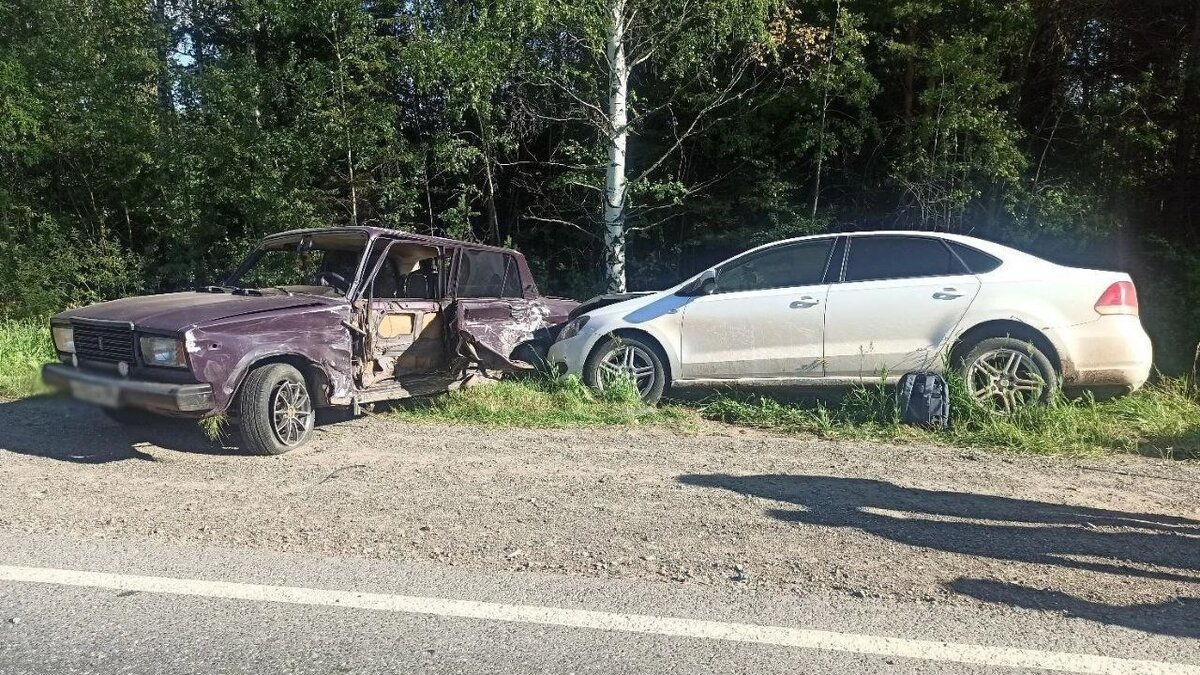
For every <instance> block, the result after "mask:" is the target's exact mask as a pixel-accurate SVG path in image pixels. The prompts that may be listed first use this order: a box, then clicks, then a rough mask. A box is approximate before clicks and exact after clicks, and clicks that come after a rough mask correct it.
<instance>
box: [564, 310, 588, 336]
mask: <svg viewBox="0 0 1200 675" xmlns="http://www.w3.org/2000/svg"><path fill="white" fill-rule="evenodd" d="M590 318H592V317H590V316H588V315H586V314H584V315H583V316H580V317H576V318H574V319H572V320H571V321H570V322H569V323H567V325H565V326H563V329H562V330H561V331H559V333H558V339H559V340H570V339H571V338H573V337H575V336H576V335H579V331H581V330H583V327H584V326H586V325H587V322H588V319H590Z"/></svg>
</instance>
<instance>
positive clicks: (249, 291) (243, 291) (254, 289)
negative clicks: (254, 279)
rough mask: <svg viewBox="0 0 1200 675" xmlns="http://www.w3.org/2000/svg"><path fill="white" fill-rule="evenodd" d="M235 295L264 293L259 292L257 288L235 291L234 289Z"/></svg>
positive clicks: (236, 289)
mask: <svg viewBox="0 0 1200 675" xmlns="http://www.w3.org/2000/svg"><path fill="white" fill-rule="evenodd" d="M233 294H234V295H262V291H260V290H258V289H257V288H235V289H233Z"/></svg>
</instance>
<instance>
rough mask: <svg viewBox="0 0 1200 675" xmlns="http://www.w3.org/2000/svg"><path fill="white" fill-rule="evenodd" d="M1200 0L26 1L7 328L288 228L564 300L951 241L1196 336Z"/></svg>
mask: <svg viewBox="0 0 1200 675" xmlns="http://www.w3.org/2000/svg"><path fill="white" fill-rule="evenodd" d="M1198 211H1200V2H1198V1H1197V0H1142V1H1141V2H1126V1H1116V0H1108V1H1105V0H891V1H888V2H883V1H881V0H786V1H781V0H306V1H304V2H294V1H293V2H287V1H284V0H0V318H3V317H5V316H41V315H44V314H46V313H48V312H51V311H55V310H58V309H60V308H62V307H65V306H68V305H72V304H78V303H86V302H91V301H96V300H100V299H106V298H111V297H116V296H120V295H126V294H132V293H138V292H153V291H160V290H171V289H178V288H186V287H190V286H192V285H194V284H197V283H201V282H206V281H208V282H211V281H215V280H219V278H220V277H221V276H222V275H223V273H224V272H225V271H227V270H228V269H229V268H231V267H232V265H233V264H234V263H235V262H236V260H237V259H238V258H239V257H240V256H241V255H242V254H243V253H244V252H245V250H246V249H247V247H248V246H250V245H251V243H252V242H253V241H254V240H255V239H257V238H258V237H260V236H262V235H263V234H266V233H269V232H273V231H278V230H284V229H292V228H297V227H322V226H331V225H344V224H378V225H383V226H387V227H394V228H398V229H404V230H410V231H416V232H423V233H426V232H431V233H436V234H442V235H446V236H451V237H456V238H466V239H474V240H479V241H485V242H497V243H502V244H507V245H511V246H514V247H517V248H519V249H521V250H523V251H524V252H525V253H526V254H527V255H528V256H529V258H530V260H531V262H532V263H533V265H534V268H535V273H536V274H537V275H538V277H539V281H540V283H541V284H542V286H543V290H545V291H548V292H553V293H557V294H563V295H570V296H576V297H583V296H588V295H590V294H592V293H594V292H596V291H598V290H603V289H604V288H605V287H609V288H621V287H623V286H625V285H626V284H627V285H628V287H629V288H631V289H645V288H654V287H659V286H661V285H663V284H667V283H670V282H672V281H674V280H678V279H680V278H681V277H683V276H684V275H686V274H690V273H693V272H695V271H697V270H699V269H700V268H702V267H703V266H705V265H707V264H710V263H712V262H715V261H716V260H719V259H721V258H723V257H725V256H727V255H730V254H732V253H735V252H737V251H739V250H742V249H744V248H746V247H749V246H751V245H755V244H759V243H763V242H766V241H770V240H773V239H778V238H782V237H787V236H796V235H801V234H807V233H814V232H822V231H828V230H849V229H878V228H897V229H936V230H943V231H952V232H960V233H969V234H975V235H978V236H982V237H986V238H990V239H995V240H999V241H1004V242H1007V243H1011V244H1013V245H1016V246H1018V247H1020V248H1024V249H1026V250H1030V251H1032V252H1034V253H1037V254H1039V255H1042V256H1044V257H1048V258H1051V259H1054V260H1057V261H1061V262H1068V263H1072V264H1083V265H1088V266H1096V267H1118V268H1121V269H1125V270H1127V271H1129V272H1131V273H1132V274H1133V275H1134V278H1135V280H1136V282H1137V283H1138V286H1139V290H1140V291H1141V294H1142V308H1143V317H1144V320H1145V322H1146V323H1147V325H1148V327H1149V328H1150V330H1151V332H1152V334H1153V335H1154V338H1155V342H1156V349H1157V350H1158V353H1159V356H1160V365H1161V367H1163V368H1165V369H1168V370H1183V369H1187V368H1189V367H1190V366H1191V360H1192V359H1191V353H1192V348H1193V347H1194V346H1195V344H1196V343H1197V342H1198V341H1200V216H1198V215H1197V213H1198Z"/></svg>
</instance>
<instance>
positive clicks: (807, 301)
mask: <svg viewBox="0 0 1200 675" xmlns="http://www.w3.org/2000/svg"><path fill="white" fill-rule="evenodd" d="M818 304H820V300H817V299H816V298H813V297H812V296H810V295H806V296H804V297H803V298H800V299H799V300H796V301H794V302H792V304H790V305H788V307H791V308H792V309H808V308H809V307H813V306H815V305H818Z"/></svg>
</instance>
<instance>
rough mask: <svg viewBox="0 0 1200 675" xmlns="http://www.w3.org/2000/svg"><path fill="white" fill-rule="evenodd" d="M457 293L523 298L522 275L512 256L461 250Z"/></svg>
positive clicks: (459, 294) (468, 296)
mask: <svg viewBox="0 0 1200 675" xmlns="http://www.w3.org/2000/svg"><path fill="white" fill-rule="evenodd" d="M456 290H457V293H456V295H457V296H458V297H460V298H519V297H522V295H523V294H522V292H521V277H520V274H519V273H518V271H517V263H516V261H515V260H514V259H513V257H512V256H511V255H508V254H505V253H498V252H496V251H473V250H469V249H468V250H464V251H463V252H462V256H461V257H460V258H459V264H458V283H457V285H456Z"/></svg>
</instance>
